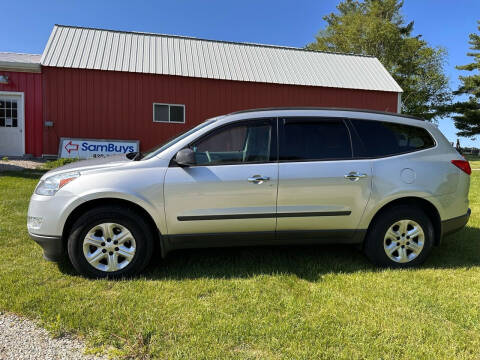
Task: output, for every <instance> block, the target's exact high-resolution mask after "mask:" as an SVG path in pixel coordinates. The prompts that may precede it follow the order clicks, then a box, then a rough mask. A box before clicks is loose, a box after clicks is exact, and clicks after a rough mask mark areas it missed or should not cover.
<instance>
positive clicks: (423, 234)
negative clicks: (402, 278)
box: [364, 205, 434, 268]
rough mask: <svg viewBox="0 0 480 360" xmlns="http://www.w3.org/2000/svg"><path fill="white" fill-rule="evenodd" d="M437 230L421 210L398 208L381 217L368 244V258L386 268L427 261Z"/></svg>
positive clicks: (408, 207) (369, 237)
mask: <svg viewBox="0 0 480 360" xmlns="http://www.w3.org/2000/svg"><path fill="white" fill-rule="evenodd" d="M433 239H434V230H433V226H432V222H431V221H430V219H429V218H428V216H427V215H426V214H425V213H424V212H423V211H422V210H421V209H418V208H412V207H410V206H404V205H402V206H398V207H395V208H390V209H388V210H386V211H384V212H383V213H381V214H380V215H379V216H378V217H377V218H376V219H375V220H374V222H373V223H372V225H371V227H370V229H369V232H368V234H367V238H366V240H365V248H364V249H365V254H366V255H367V257H368V258H369V259H370V260H371V261H372V262H373V263H375V264H377V265H379V266H384V267H394V268H407V267H413V266H416V265H419V264H421V263H423V262H424V261H425V259H426V258H427V256H428V254H429V253H430V251H431V249H432V245H433Z"/></svg>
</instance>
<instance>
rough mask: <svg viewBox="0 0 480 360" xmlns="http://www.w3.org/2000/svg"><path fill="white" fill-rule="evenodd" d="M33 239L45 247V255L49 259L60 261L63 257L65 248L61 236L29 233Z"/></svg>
mask: <svg viewBox="0 0 480 360" xmlns="http://www.w3.org/2000/svg"><path fill="white" fill-rule="evenodd" d="M28 234H29V235H30V237H31V238H32V240H33V241H35V242H36V243H37V244H38V245H40V246H41V247H42V248H43V257H44V258H45V259H46V260H49V261H59V260H60V259H62V258H63V256H64V253H65V249H64V246H63V241H62V238H61V236H44V235H37V234H32V233H30V232H29V233H28Z"/></svg>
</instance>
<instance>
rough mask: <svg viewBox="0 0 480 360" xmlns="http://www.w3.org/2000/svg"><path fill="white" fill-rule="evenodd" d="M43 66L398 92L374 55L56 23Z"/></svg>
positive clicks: (43, 59) (392, 80) (397, 86)
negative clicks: (327, 51)
mask: <svg viewBox="0 0 480 360" xmlns="http://www.w3.org/2000/svg"><path fill="white" fill-rule="evenodd" d="M41 64H42V65H44V66H53V67H66V68H79V69H94V70H110V71H127V72H137V73H151V74H163V75H178V76H188V77H197V78H208V79H222V80H237V81H252V82H261V83H274V84H290V85H305V86H323V87H336V88H349V89H364V90H379V91H392V92H402V89H401V88H400V86H399V85H398V84H397V83H396V81H395V80H394V79H393V78H392V76H391V75H390V74H389V73H388V71H387V70H386V69H385V68H384V67H383V65H382V64H381V63H380V61H378V59H376V58H374V57H367V56H359V55H351V54H337V53H326V52H318V51H309V50H305V49H300V48H291V47H281V46H271V45H260V44H251V43H234V42H225V41H215V40H204V39H197V38H190V37H182V36H172V35H162V34H150V33H138V32H123V31H112V30H103V29H92V28H83V27H73V26H64V25H55V26H54V28H53V31H52V33H51V35H50V38H49V40H48V43H47V46H46V47H45V50H44V52H43V55H42V59H41Z"/></svg>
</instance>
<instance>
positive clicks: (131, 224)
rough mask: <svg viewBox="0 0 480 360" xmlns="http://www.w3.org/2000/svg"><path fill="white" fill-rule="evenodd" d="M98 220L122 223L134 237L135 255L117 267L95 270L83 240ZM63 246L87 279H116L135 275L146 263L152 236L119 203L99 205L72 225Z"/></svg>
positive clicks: (100, 221)
mask: <svg viewBox="0 0 480 360" xmlns="http://www.w3.org/2000/svg"><path fill="white" fill-rule="evenodd" d="M102 223H116V224H119V225H122V226H124V227H125V228H126V229H128V230H129V231H130V232H131V234H132V235H133V237H134V239H135V243H136V250H135V254H134V256H133V258H132V260H131V261H130V263H129V264H128V265H127V266H125V267H124V268H122V269H121V270H118V271H112V272H107V271H102V270H98V269H96V268H95V267H94V266H92V265H90V264H89V263H88V261H87V259H86V258H85V255H84V253H83V240H84V238H85V236H86V235H87V234H88V232H89V231H90V230H91V229H92V228H93V227H95V226H96V225H99V224H102ZM67 248H68V256H69V258H70V261H71V263H72V265H73V267H74V268H75V269H76V270H77V271H78V272H79V273H80V274H82V275H84V276H87V277H90V278H109V279H118V278H122V277H130V276H134V275H137V274H138V273H140V272H141V271H142V270H143V269H144V268H145V267H146V266H147V265H148V263H149V262H150V259H151V256H152V253H153V249H154V238H153V234H152V230H151V229H150V227H149V226H148V224H147V223H146V222H145V221H144V220H143V219H142V217H141V216H139V215H138V214H137V213H136V212H134V211H132V210H129V209H126V208H122V207H119V206H101V207H98V208H95V209H92V210H90V211H87V212H86V213H85V214H83V215H82V216H80V218H79V219H78V220H77V221H76V222H75V223H74V224H73V226H72V230H71V232H70V235H69V237H68V245H67ZM117 250H118V249H117Z"/></svg>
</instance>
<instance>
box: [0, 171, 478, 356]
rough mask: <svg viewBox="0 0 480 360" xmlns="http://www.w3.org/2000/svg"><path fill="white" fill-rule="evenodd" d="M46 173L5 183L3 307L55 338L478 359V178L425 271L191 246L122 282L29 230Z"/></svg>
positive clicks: (1, 210) (0, 208)
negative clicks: (464, 217)
mask: <svg viewBox="0 0 480 360" xmlns="http://www.w3.org/2000/svg"><path fill="white" fill-rule="evenodd" d="M477 164H478V165H474V164H472V167H478V168H480V162H479V163H477ZM39 175H40V173H38V172H34V171H32V172H22V173H13V172H11V173H3V174H0V214H1V220H0V254H1V260H0V310H1V311H7V312H14V313H17V314H20V315H24V316H27V317H29V318H32V319H37V320H38V321H40V323H41V324H42V325H43V326H44V327H46V328H47V329H48V330H50V331H51V332H52V334H55V335H60V334H62V333H65V332H71V333H75V334H77V335H79V336H82V337H84V338H85V339H86V340H87V343H88V344H89V346H90V348H91V349H94V350H95V349H100V350H104V351H105V350H106V351H108V352H109V353H110V354H116V355H125V356H127V355H128V356H132V357H134V358H141V357H145V358H147V357H152V358H162V359H167V358H168V359H224V358H235V359H293V358H295V359H314V358H318V359H337V358H338V359H360V358H361V359H422V358H423V359H444V358H445V359H446V358H456V359H478V358H480V215H479V214H480V186H479V182H480V171H474V172H473V173H472V185H471V192H470V200H471V208H472V218H471V219H470V222H469V226H468V227H467V228H466V229H464V230H462V231H461V232H459V233H457V234H454V235H452V236H450V237H448V238H446V239H445V241H444V243H443V244H442V246H441V247H437V248H435V249H434V250H433V252H432V254H431V257H430V258H429V260H428V261H427V262H426V264H425V265H424V266H423V267H422V268H420V269H416V270H377V269H375V268H373V267H372V266H371V265H370V264H369V263H368V262H367V261H366V260H365V258H364V257H363V255H362V254H361V253H360V252H359V251H358V250H355V249H354V248H352V247H340V246H328V247H325V246H323V247H279V248H244V249H215V250H188V251H177V252H174V253H171V254H170V255H169V257H168V258H167V259H166V260H165V261H159V262H158V263H157V264H155V265H152V266H151V267H150V268H149V269H148V270H147V272H146V273H145V274H144V275H143V276H142V277H140V278H137V279H133V280H124V281H106V280H87V279H84V278H82V277H80V276H77V275H76V274H75V273H74V271H73V269H72V267H71V266H70V265H69V264H68V263H67V262H64V263H61V264H58V265H57V264H54V263H50V262H47V261H44V260H43V259H42V251H41V249H40V247H39V246H38V245H36V244H35V243H33V241H31V240H30V239H29V237H28V234H27V231H26V225H25V221H26V219H25V218H26V213H27V206H28V199H29V196H30V194H31V193H32V191H33V188H34V186H35V184H36V182H37V181H38V177H39Z"/></svg>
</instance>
